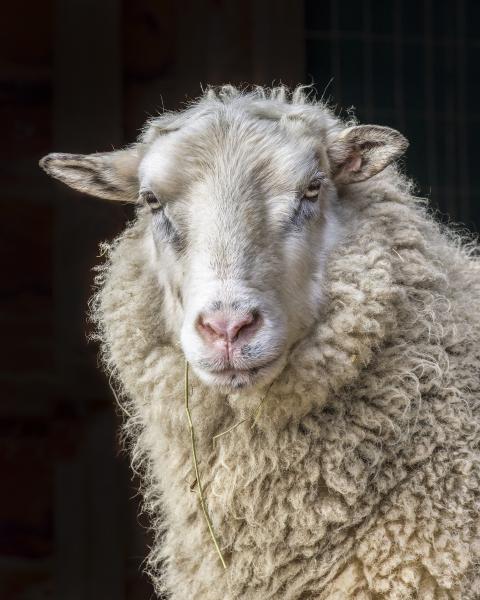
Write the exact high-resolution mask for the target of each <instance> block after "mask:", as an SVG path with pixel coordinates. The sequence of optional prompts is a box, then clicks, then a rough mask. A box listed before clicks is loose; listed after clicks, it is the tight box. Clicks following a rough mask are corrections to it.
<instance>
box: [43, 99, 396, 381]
mask: <svg viewBox="0 0 480 600" xmlns="http://www.w3.org/2000/svg"><path fill="white" fill-rule="evenodd" d="M316 110H317V111H318V110H319V109H316ZM320 114H323V117H322V118H323V121H322V123H323V125H322V127H317V128H316V129H315V128H312V127H311V120H310V122H309V121H308V120H304V119H301V118H300V119H299V118H298V115H293V116H292V115H287V116H284V118H264V117H262V116H259V115H258V114H253V113H252V112H248V111H246V110H243V109H242V110H235V106H228V105H227V106H224V105H223V104H222V105H220V107H217V109H216V110H213V111H206V112H205V113H204V114H202V113H200V114H198V115H197V118H190V119H187V120H186V122H183V123H182V126H180V127H178V128H171V130H169V131H162V132H161V133H160V134H159V133H157V134H156V135H153V134H152V135H150V136H147V137H146V138H145V141H144V143H143V144H142V145H141V146H137V147H136V148H134V149H130V150H124V151H120V152H114V153H110V154H109V155H91V156H88V157H79V156H72V155H49V156H48V157H46V158H45V159H44V161H43V163H42V166H44V168H46V170H47V171H48V172H50V173H51V174H52V175H54V176H55V177H58V178H60V179H62V180H63V181H66V182H67V183H68V184H70V185H72V186H73V187H76V188H78V189H81V190H83V191H88V192H90V193H94V194H96V195H99V196H103V197H108V198H112V197H115V198H120V199H128V200H132V201H133V200H135V201H138V200H139V201H140V202H142V203H143V204H144V206H145V208H144V210H143V217H142V218H146V219H148V221H149V225H148V227H147V232H148V233H147V237H146V239H145V247H146V250H147V256H148V259H147V265H146V266H147V268H149V269H152V270H153V272H154V273H155V275H156V277H157V280H158V285H159V286H160V287H161V288H162V290H163V297H164V305H163V307H161V310H163V314H164V316H165V324H166V327H167V329H168V332H169V335H170V336H171V339H172V341H173V343H175V342H179V343H180V344H181V347H182V349H183V352H184V354H185V356H186V358H187V360H188V361H189V363H190V364H191V365H192V367H193V369H194V370H195V371H196V373H197V374H198V376H199V377H200V378H201V379H202V380H203V381H204V382H205V383H207V384H210V385H214V386H217V387H220V388H222V389H224V390H229V389H238V388H242V387H246V386H252V385H261V384H266V383H268V382H269V381H271V380H273V378H274V377H275V376H276V375H277V374H278V373H279V371H280V370H281V369H282V368H283V366H284V365H285V363H286V361H287V356H288V352H289V350H290V349H291V347H292V345H293V344H295V342H297V341H298V340H299V339H301V338H302V337H303V336H305V335H306V333H307V332H308V330H309V329H310V328H311V327H312V325H313V323H314V322H315V321H316V320H317V318H318V315H319V309H320V308H321V305H322V303H323V302H324V294H323V291H322V289H323V283H324V276H325V263H326V260H327V257H328V254H329V252H330V250H331V248H332V247H333V245H334V244H335V243H336V242H337V240H338V238H339V234H340V232H341V225H340V223H339V219H338V218H337V216H336V212H337V211H336V207H337V203H338V199H337V188H338V186H339V185H346V184H348V183H350V182H353V181H362V180H363V179H366V178H368V177H369V176H371V175H374V174H375V173H377V172H378V171H379V170H381V169H382V168H384V167H385V166H386V165H387V164H388V163H389V162H390V161H391V160H392V159H393V158H395V157H396V156H398V154H399V153H401V150H403V149H404V147H405V140H404V138H403V137H402V136H400V134H398V132H394V131H393V130H387V129H386V128H380V127H375V126H366V127H353V128H350V129H344V128H341V127H339V125H338V123H337V122H335V127H333V126H331V130H329V128H328V127H327V126H326V123H327V122H328V120H327V118H326V116H325V113H320ZM309 116H310V117H311V114H310V115H309ZM330 125H331V123H330ZM159 309H160V307H159Z"/></svg>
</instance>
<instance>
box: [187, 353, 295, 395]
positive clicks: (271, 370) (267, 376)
mask: <svg viewBox="0 0 480 600" xmlns="http://www.w3.org/2000/svg"><path fill="white" fill-rule="evenodd" d="M284 366H285V357H284V355H281V356H278V357H277V358H275V359H274V360H272V361H270V362H269V363H267V364H266V365H264V366H262V367H255V368H252V369H245V370H234V369H231V370H228V371H226V372H214V371H208V370H206V369H202V368H200V367H197V366H195V365H194V364H193V365H192V368H193V370H194V372H195V374H196V375H197V376H198V377H199V378H200V380H201V381H202V382H203V383H204V384H205V385H207V386H209V387H212V388H215V389H217V390H218V391H221V392H224V393H229V392H235V391H239V390H246V389H249V390H252V389H255V388H261V387H264V386H265V385H268V384H269V383H271V382H272V381H273V380H274V379H275V378H276V377H278V375H279V374H280V372H281V371H282V370H283V368H284Z"/></svg>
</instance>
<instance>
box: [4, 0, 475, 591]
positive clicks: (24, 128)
mask: <svg viewBox="0 0 480 600" xmlns="http://www.w3.org/2000/svg"><path fill="white" fill-rule="evenodd" d="M479 18H480V2H477V1H476V0H451V1H448V0H447V1H439V0H436V1H434V0H409V1H407V0H392V1H388V0H354V1H346V0H343V1H339V0H332V1H330V0H329V1H319V0H307V1H306V2H303V1H302V0H265V1H262V0H242V1H235V0H198V1H194V0H179V1H174V0H138V1H135V2H134V1H133V0H132V1H128V0H124V1H123V2H122V1H121V0H96V1H94V0H83V1H82V0H57V1H56V2H53V1H52V0H42V1H41V2H39V1H38V0H36V1H33V0H17V1H16V2H3V3H2V11H1V31H0V34H1V35H0V65H1V68H0V115H1V132H2V143H1V144H0V154H1V156H0V169H1V188H0V189H1V202H2V204H1V206H2V212H1V219H0V229H1V240H2V252H1V268H2V270H1V278H0V282H1V283H0V285H1V294H0V322H1V334H2V335H1V348H2V361H1V368H0V378H1V390H2V392H1V401H0V482H1V483H0V598H1V599H2V600H13V599H15V600H40V599H42V600H43V599H50V598H52V599H53V598H55V600H87V599H88V600H100V599H101V600H134V599H135V600H140V599H142V600H143V599H149V598H150V597H151V594H152V590H151V587H150V585H149V582H148V580H147V578H146V577H145V576H143V575H142V574H141V565H142V561H143V559H144V557H145V555H146V553H147V545H148V533H147V532H146V531H145V524H144V523H143V524H142V522H141V518H140V517H139V516H138V496H137V495H136V488H137V482H135V480H132V478H131V473H130V471H129V469H128V464H127V463H128V461H127V459H126V458H125V457H124V456H123V457H122V455H121V454H119V449H118V442H117V433H116V432H117V429H118V426H119V418H118V416H117V415H116V413H115V406H114V401H113V398H112V394H111V392H110V390H109V389H108V383H107V381H106V378H105V377H104V376H103V375H102V374H101V373H100V372H99V370H98V369H97V366H96V348H95V346H94V345H93V344H87V341H86V334H87V331H88V328H89V325H88V323H87V321H86V316H85V314H86V309H87V300H88V296H89V294H90V288H91V283H92V277H93V275H92V271H91V268H92V267H93V266H94V265H95V264H96V263H97V262H98V260H99V259H98V258H97V255H98V250H97V245H98V242H99V240H102V239H106V238H111V237H112V236H113V235H115V234H116V233H117V232H119V231H121V229H122V227H123V226H124V223H125V221H126V220H127V219H128V218H129V217H130V212H129V209H127V208H126V207H123V206H121V205H112V204H108V205H107V204H106V203H102V202H101V201H97V200H94V199H90V198H88V197H85V196H81V195H80V194H76V193H73V192H70V191H68V190H67V189H66V188H63V187H60V186H57V185H56V184H55V183H54V182H53V181H51V180H49V179H48V178H47V176H46V175H45V174H44V173H43V172H42V171H40V169H39V168H38V167H37V161H38V159H39V158H40V157H41V156H42V155H43V154H46V153H47V152H50V151H52V150H55V151H64V152H94V151H102V150H108V149H110V148H112V146H114V147H119V146H121V145H122V144H123V143H126V142H130V141H133V140H134V139H135V137H136V135H137V132H138V130H139V127H140V126H141V125H142V124H143V122H144V120H145V118H146V116H148V115H152V114H155V112H156V111H157V110H161V109H162V107H165V108H167V109H176V108H178V107H180V106H181V103H182V102H183V101H184V100H186V99H187V98H191V97H194V96H196V95H198V94H199V92H200V84H203V85H205V84H208V83H210V84H220V83H225V82H231V83H236V84H242V83H254V84H272V83H273V82H275V83H278V82H280V81H282V82H284V83H287V84H290V85H294V84H296V83H301V82H306V83H310V82H314V83H315V85H316V88H317V90H318V92H319V94H320V95H321V93H322V92H323V91H324V89H325V87H326V86H328V87H327V90H326V92H325V96H326V97H327V98H330V99H331V102H332V104H334V105H336V106H337V107H338V108H337V110H338V112H339V113H341V114H343V115H346V114H347V112H348V109H350V108H351V107H352V106H354V107H355V108H356V112H357V114H358V116H359V117H360V119H361V120H362V121H363V122H375V123H382V124H386V125H391V126H393V127H396V128H398V129H400V130H401V131H402V132H404V133H405V134H406V135H407V137H408V138H409V139H410V142H411V146H410V149H409V151H408V156H407V161H406V164H407V168H408V171H409V173H410V174H411V175H412V176H413V177H414V178H415V180H416V182H417V184H418V193H419V194H422V195H427V196H429V197H430V198H431V200H432V203H433V204H434V206H436V207H439V208H440V210H441V211H442V213H443V214H444V216H443V217H442V218H445V219H446V218H447V215H449V216H450V217H451V218H453V219H454V220H459V221H461V222H462V223H464V224H465V225H466V226H467V227H469V228H471V229H473V230H477V229H478V227H479V226H480V202H479V186H480V177H479V174H478V173H479V170H478V160H479V151H478V143H477V139H476V135H477V132H478V124H479V117H480V108H479V106H480V77H479V75H480V73H479V69H478V66H477V65H478V63H479V61H480V35H479ZM332 78H333V79H332Z"/></svg>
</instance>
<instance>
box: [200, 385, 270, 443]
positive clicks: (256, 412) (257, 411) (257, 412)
mask: <svg viewBox="0 0 480 600" xmlns="http://www.w3.org/2000/svg"><path fill="white" fill-rule="evenodd" d="M272 385H273V382H272V383H271V384H270V385H269V386H268V388H267V391H266V392H265V395H264V397H263V398H262V399H261V400H260V402H259V403H258V404H257V406H256V408H255V410H254V411H253V420H252V425H251V429H253V428H254V427H255V424H256V422H257V419H258V417H259V416H260V412H261V410H262V408H263V405H264V404H265V401H266V399H267V396H268V393H269V392H270V388H271V387H272ZM246 421H248V418H245V419H242V420H241V421H238V423H234V424H233V425H232V426H231V427H229V428H228V429H225V431H221V432H220V433H217V435H214V436H213V438H212V441H213V443H215V442H216V441H217V440H218V438H221V437H222V435H226V434H227V433H230V432H231V431H233V430H234V429H236V428H237V427H240V425H242V424H243V423H245V422H246Z"/></svg>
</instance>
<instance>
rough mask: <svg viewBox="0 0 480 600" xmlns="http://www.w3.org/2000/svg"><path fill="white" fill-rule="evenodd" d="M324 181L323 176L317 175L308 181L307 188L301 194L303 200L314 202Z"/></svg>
mask: <svg viewBox="0 0 480 600" xmlns="http://www.w3.org/2000/svg"><path fill="white" fill-rule="evenodd" d="M324 179H325V177H324V176H323V174H321V173H319V174H318V175H316V176H315V177H314V178H313V179H312V180H311V181H310V183H309V184H308V187H307V188H306V190H305V191H304V192H303V197H304V198H305V200H309V201H310V202H314V201H315V200H316V199H317V198H318V194H319V193H320V188H321V187H322V183H323V181H324Z"/></svg>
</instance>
